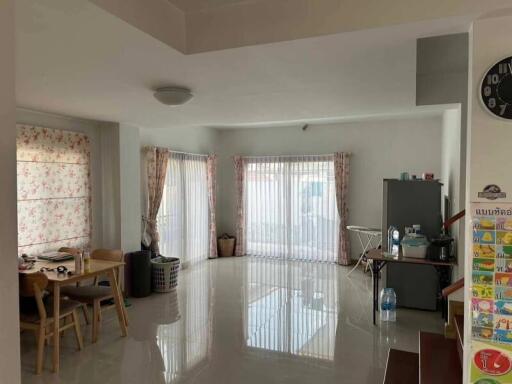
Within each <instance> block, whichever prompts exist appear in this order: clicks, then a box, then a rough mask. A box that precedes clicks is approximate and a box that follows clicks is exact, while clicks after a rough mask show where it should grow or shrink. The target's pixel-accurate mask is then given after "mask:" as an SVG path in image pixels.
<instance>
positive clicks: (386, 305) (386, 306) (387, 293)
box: [380, 288, 396, 321]
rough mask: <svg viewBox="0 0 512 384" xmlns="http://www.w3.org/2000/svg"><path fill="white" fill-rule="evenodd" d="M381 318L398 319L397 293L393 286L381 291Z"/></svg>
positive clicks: (384, 319) (382, 319)
mask: <svg viewBox="0 0 512 384" xmlns="http://www.w3.org/2000/svg"><path fill="white" fill-rule="evenodd" d="M380 320H381V321H396V294H395V290H394V289H393V288H383V289H382V290H381V291H380Z"/></svg>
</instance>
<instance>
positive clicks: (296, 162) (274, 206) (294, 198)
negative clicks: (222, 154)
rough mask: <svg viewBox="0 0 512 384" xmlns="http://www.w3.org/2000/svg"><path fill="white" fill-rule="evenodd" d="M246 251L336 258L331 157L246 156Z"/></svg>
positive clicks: (287, 256) (320, 259)
mask: <svg viewBox="0 0 512 384" xmlns="http://www.w3.org/2000/svg"><path fill="white" fill-rule="evenodd" d="M244 161H245V164H246V165H245V178H244V180H245V181H244V182H245V188H244V194H245V199H244V200H245V202H244V204H245V214H246V216H245V217H246V218H245V220H246V221H245V224H246V231H247V232H246V236H247V251H246V252H247V254H249V255H255V256H267V257H279V258H287V259H299V260H311V261H327V262H336V260H337V247H338V225H339V215H338V212H337V208H336V192H335V180H334V157H333V156H332V155H324V156H270V157H246V158H244Z"/></svg>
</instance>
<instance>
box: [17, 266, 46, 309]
mask: <svg viewBox="0 0 512 384" xmlns="http://www.w3.org/2000/svg"><path fill="white" fill-rule="evenodd" d="M19 282H20V296H21V297H34V298H35V300H36V304H37V311H38V312H39V317H40V318H41V319H46V308H45V306H44V303H43V291H44V289H45V288H46V287H47V286H48V277H47V276H46V275H45V274H44V273H42V272H35V273H20V274H19Z"/></svg>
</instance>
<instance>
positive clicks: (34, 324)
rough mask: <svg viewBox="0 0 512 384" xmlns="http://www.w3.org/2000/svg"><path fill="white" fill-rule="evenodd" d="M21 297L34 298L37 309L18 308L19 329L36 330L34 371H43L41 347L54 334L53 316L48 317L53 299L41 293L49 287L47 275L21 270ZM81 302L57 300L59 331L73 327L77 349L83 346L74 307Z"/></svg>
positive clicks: (51, 311) (38, 372) (42, 347)
mask: <svg viewBox="0 0 512 384" xmlns="http://www.w3.org/2000/svg"><path fill="white" fill-rule="evenodd" d="M19 282H20V296H21V297H22V298H23V299H25V300H27V299H29V300H30V299H31V298H32V299H34V301H35V304H36V306H37V309H35V308H34V310H28V311H23V308H20V328H21V330H30V331H33V332H35V334H36V339H37V356H36V374H38V375H39V374H40V373H41V372H42V370H43V359H44V346H45V341H46V340H51V339H50V338H51V337H52V336H53V326H52V325H53V322H54V321H55V319H54V318H53V317H51V315H50V316H48V314H53V302H52V301H51V300H47V302H46V303H45V301H44V300H43V292H44V290H45V289H46V287H47V286H48V277H46V275H45V274H44V273H42V272H36V273H27V274H24V273H21V274H20V275H19ZM80 306H81V303H79V302H77V301H74V300H67V299H62V300H61V301H60V319H57V321H59V323H60V321H61V320H63V321H64V325H63V326H59V332H64V331H65V330H67V329H69V328H73V329H74V330H75V337H76V342H77V345H78V349H79V350H81V349H82V348H83V340H82V333H81V331H80V322H79V320H78V315H77V311H76V310H77V308H80Z"/></svg>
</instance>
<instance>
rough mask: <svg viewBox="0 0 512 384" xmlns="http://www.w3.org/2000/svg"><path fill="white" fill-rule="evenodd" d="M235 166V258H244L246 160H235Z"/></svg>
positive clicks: (236, 158) (239, 158)
mask: <svg viewBox="0 0 512 384" xmlns="http://www.w3.org/2000/svg"><path fill="white" fill-rule="evenodd" d="M233 162H234V165H235V187H236V208H235V209H236V213H235V214H236V221H235V223H236V245H235V256H244V255H245V253H246V243H245V231H246V228H245V211H244V195H245V193H244V187H245V180H244V178H245V172H244V160H243V158H242V157H241V156H235V157H234V158H233Z"/></svg>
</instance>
